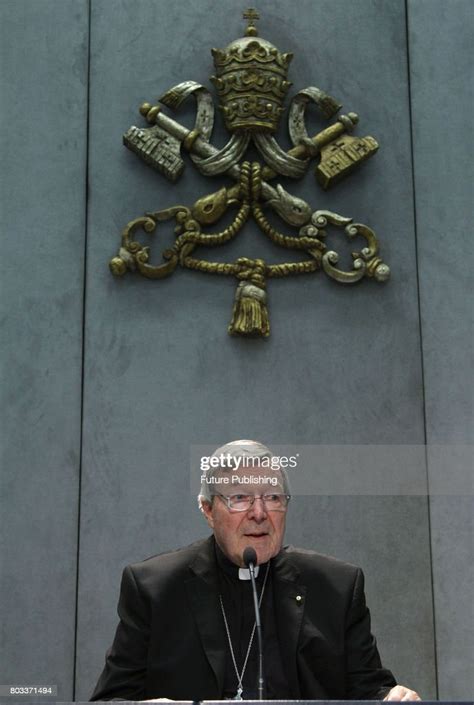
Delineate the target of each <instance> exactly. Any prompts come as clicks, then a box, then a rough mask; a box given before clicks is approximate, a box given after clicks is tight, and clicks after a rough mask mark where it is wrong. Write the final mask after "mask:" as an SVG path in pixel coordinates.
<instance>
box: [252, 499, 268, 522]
mask: <svg viewBox="0 0 474 705" xmlns="http://www.w3.org/2000/svg"><path fill="white" fill-rule="evenodd" d="M249 518H252V519H254V520H255V521H263V520H264V519H266V518H267V508H266V506H265V502H264V501H263V498H262V497H258V496H257V497H255V498H254V500H253V504H252V506H251V507H250V509H249Z"/></svg>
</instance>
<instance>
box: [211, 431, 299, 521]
mask: <svg viewBox="0 0 474 705" xmlns="http://www.w3.org/2000/svg"><path fill="white" fill-rule="evenodd" d="M223 456H225V457H226V458H227V459H229V460H230V463H229V464H227V463H225V464H221V465H218V466H217V467H214V466H213V464H212V461H211V458H222V457H223ZM276 457H277V456H275V455H274V454H273V453H272V451H271V450H270V448H268V447H267V446H265V445H263V443H259V442H258V441H250V440H240V441H231V442H230V443H226V444H225V445H223V446H220V448H217V449H216V450H215V451H214V452H213V454H212V455H211V456H209V464H208V467H207V469H206V470H205V471H204V472H203V473H201V490H200V492H199V494H198V498H197V500H198V504H199V508H200V509H201V511H202V504H203V502H208V503H209V504H212V501H213V497H214V495H215V492H213V491H212V482H211V481H210V478H211V477H214V475H215V474H216V473H218V472H232V471H234V472H235V467H232V460H233V459H234V458H245V459H247V460H246V461H244V462H245V464H246V465H245V466H246V467H247V468H252V467H258V466H259V463H260V461H261V460H262V459H263V458H270V459H272V458H276ZM241 464H242V463H240V464H239V463H238V462H236V463H235V465H236V466H237V467H239V465H241ZM267 469H270V470H271V469H273V470H278V471H279V472H280V474H281V476H282V479H283V491H284V492H285V493H286V494H290V484H289V481H288V475H287V473H286V470H285V469H284V468H282V467H280V465H279V464H277V465H276V466H273V464H272V465H271V467H270V468H268V467H267Z"/></svg>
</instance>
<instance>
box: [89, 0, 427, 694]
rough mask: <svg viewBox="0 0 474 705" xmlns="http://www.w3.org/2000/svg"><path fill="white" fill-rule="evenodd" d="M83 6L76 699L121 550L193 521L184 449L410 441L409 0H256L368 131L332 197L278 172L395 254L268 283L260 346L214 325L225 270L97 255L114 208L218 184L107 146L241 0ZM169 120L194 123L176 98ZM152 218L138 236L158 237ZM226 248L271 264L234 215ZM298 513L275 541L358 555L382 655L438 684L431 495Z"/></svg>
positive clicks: (272, 254) (192, 63) (309, 505)
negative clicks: (361, 273)
mask: <svg viewBox="0 0 474 705" xmlns="http://www.w3.org/2000/svg"><path fill="white" fill-rule="evenodd" d="M92 7H93V11H92V27H91V32H92V35H91V42H92V53H91V107H92V111H91V123H90V125H91V135H90V159H91V161H90V167H91V169H90V210H89V242H88V278H87V291H88V297H87V327H86V361H85V365H86V366H85V375H86V376H85V397H84V403H85V429H84V431H85V436H84V471H83V485H82V489H83V495H82V507H83V511H82V522H81V556H80V594H79V632H78V639H79V642H78V643H79V651H78V670H77V676H78V678H77V685H78V691H77V694H78V696H79V697H87V695H88V694H89V693H90V691H91V689H92V687H93V685H94V682H95V679H96V677H97V675H98V673H99V670H100V668H101V664H102V662H103V655H104V651H105V648H106V647H107V645H108V644H109V642H110V640H111V638H112V634H113V628H114V625H115V622H116V615H115V603H116V597H117V591H118V585H119V578H120V572H121V569H122V567H123V565H125V564H126V563H128V562H130V561H134V560H138V559H140V558H142V557H145V556H146V555H150V554H152V553H156V552H158V551H161V550H166V549H168V548H173V547H175V546H179V545H181V544H183V543H185V542H189V541H191V540H193V539H194V538H195V537H197V536H199V535H201V534H204V533H205V527H204V524H203V523H202V519H200V517H199V515H198V513H197V511H196V509H195V500H193V498H192V497H191V496H190V494H189V488H188V463H189V446H190V444H200V443H211V444H212V443H216V444H219V443H221V442H222V441H223V440H228V439H231V438H238V437H249V436H250V437H257V438H261V439H262V440H265V441H267V442H269V443H272V442H273V443H284V442H292V443H312V444H316V443H392V444H403V443H422V442H423V439H424V428H423V396H422V378H421V366H420V341H419V321H418V304H417V288H416V261H415V240H414V224H413V209H412V188H411V187H412V184H411V157H410V132H409V109H408V85H407V64H406V41H405V39H406V36H405V29H406V28H405V13H404V5H403V4H402V3H400V2H386V3H384V4H383V12H380V6H379V5H375V4H374V3H372V2H359V3H355V4H352V3H351V4H349V3H346V2H328V1H326V2H318V3H314V2H299V3H294V4H292V5H290V4H288V3H286V2H282V1H280V2H269V1H266V2H261V3H260V5H259V10H260V12H261V15H262V20H261V22H260V25H261V30H260V33H261V36H264V37H266V38H268V39H269V40H271V41H272V42H273V43H275V44H276V45H277V46H278V47H279V48H280V49H284V50H287V51H293V52H294V53H295V59H294V61H293V64H292V69H291V79H292V80H293V83H294V86H293V88H294V89H300V88H303V87H305V86H307V85H311V84H313V85H314V84H316V85H318V86H320V87H322V88H324V89H326V90H328V91H330V92H332V93H333V94H335V95H336V96H337V97H338V98H340V99H341V101H342V102H343V103H344V109H345V111H348V110H356V111H357V112H359V113H360V115H361V123H360V126H359V128H358V134H361V135H365V134H373V135H374V136H376V137H377V138H378V139H379V140H380V142H381V145H382V149H381V151H380V153H379V154H378V155H377V157H376V158H375V159H373V160H372V161H371V162H369V163H368V164H367V165H365V166H364V167H363V168H362V169H361V170H360V172H359V173H358V174H357V175H356V176H354V177H352V178H350V179H349V180H347V181H346V182H345V183H342V184H340V186H339V187H338V188H337V189H335V190H334V191H332V192H329V193H327V194H326V193H323V192H321V191H320V190H319V188H318V187H316V186H315V184H314V180H313V177H312V176H311V175H308V176H307V177H306V179H305V181H304V183H301V184H292V185H290V186H287V188H290V189H291V190H292V191H293V192H294V193H298V194H299V195H302V196H303V197H305V198H306V199H307V200H309V201H310V202H311V203H313V204H314V207H315V208H329V209H332V210H335V211H337V212H340V213H342V214H345V215H350V216H353V217H354V219H355V220H356V221H359V222H365V223H367V224H368V225H370V226H371V227H373V228H374V229H375V230H376V232H377V233H378V235H379V236H380V240H381V244H382V255H383V256H384V258H386V260H387V261H388V262H389V263H390V264H391V265H392V270H393V280H392V282H391V283H389V284H388V285H387V286H385V287H380V286H379V287H377V285H376V284H375V283H374V282H364V283H363V284H362V285H361V286H358V287H354V288H353V289H349V288H345V289H344V288H343V287H340V286H338V285H336V284H335V283H334V282H331V281H329V280H327V279H326V278H325V277H324V275H322V274H319V275H316V276H308V277H306V278H303V277H302V278H300V279H288V280H286V281H279V282H271V283H270V285H269V310H270V317H271V325H272V337H271V339H270V340H269V341H267V342H263V341H259V340H251V341H247V340H236V339H231V338H229V337H228V336H227V333H226V327H227V324H228V322H229V320H230V316H231V309H232V300H233V295H234V289H235V286H234V282H233V281H227V280H223V279H217V278H215V279H214V278H211V277H209V276H205V275H200V274H198V273H192V272H189V271H185V270H179V271H177V272H176V273H175V274H174V276H172V277H171V278H170V279H168V280H164V281H161V282H150V281H145V280H143V279H139V278H137V277H132V276H131V275H128V276H126V277H125V278H124V279H123V280H120V281H117V280H115V279H113V278H112V277H111V276H110V274H109V272H108V270H107V262H108V260H109V258H110V257H111V256H113V255H114V254H115V252H116V250H117V248H118V237H119V233H120V230H121V228H122V227H123V225H124V224H125V223H126V222H127V221H129V220H131V219H132V218H135V217H137V216H138V215H140V214H142V213H143V212H144V211H146V210H154V209H158V208H163V207H166V206H170V205H173V204H175V203H182V202H184V203H192V202H193V201H194V200H195V199H196V198H197V197H198V196H200V195H203V194H204V193H206V192H209V191H212V190H215V189H216V188H218V187H219V186H220V184H221V183H223V181H222V180H216V181H215V182H211V181H210V180H206V179H204V178H202V177H200V176H199V175H197V174H196V173H195V171H193V168H192V165H191V164H190V163H189V162H188V165H187V169H186V174H185V176H184V177H183V178H182V180H181V181H180V182H179V183H178V184H177V185H175V186H173V185H171V184H169V183H167V182H165V180H164V179H163V178H162V177H160V176H159V175H157V174H154V172H152V171H151V170H150V169H149V168H147V167H146V166H144V165H142V164H141V163H140V162H139V160H138V159H137V158H136V157H134V155H132V154H131V153H129V152H128V151H127V150H125V149H124V148H122V147H121V135H122V133H123V132H124V131H125V130H126V129H127V128H128V127H129V125H131V124H143V121H142V119H141V118H140V116H138V113H137V108H138V105H140V103H141V102H142V101H143V100H146V99H148V100H154V99H155V98H156V96H158V95H160V94H161V93H162V92H163V91H164V90H166V89H167V88H168V87H171V86H172V85H174V84H175V83H178V82H179V81H182V80H185V79H194V80H197V81H200V82H202V83H206V84H207V78H208V76H209V75H210V74H211V73H212V72H213V66H212V62H211V56H210V53H209V50H210V47H211V46H214V45H216V44H218V45H220V46H225V45H226V44H227V43H228V42H229V41H231V40H232V39H234V38H235V37H237V36H239V34H240V33H241V32H242V30H243V26H244V25H243V23H242V21H241V20H240V17H239V15H240V9H241V8H237V7H236V5H235V3H233V2H230V0H226V1H224V2H220V3H218V4H215V3H213V2H210V1H206V2H200V3H199V5H198V6H197V7H193V8H192V9H191V8H190V6H189V4H188V3H184V2H175V3H174V4H173V5H172V6H170V5H169V4H168V3H166V2H160V1H157V0H153V2H151V1H148V0H142V1H141V2H140V3H136V2H133V1H132V0H120V2H113V3H111V2H105V1H104V0H103V1H102V2H94V3H93V6H92ZM381 56H383V57H384V61H380V57H381ZM183 120H187V121H188V123H189V122H190V121H192V116H191V112H190V111H187V112H186V111H185V115H184V117H183ZM321 128H322V125H321ZM315 131H316V130H315ZM223 139H224V133H223V132H222V130H221V131H219V130H217V131H216V142H217V143H222V142H223ZM281 139H282V141H284V137H281ZM162 233H163V234H158V235H156V234H155V236H154V241H156V240H159V238H160V237H161V238H162V242H163V243H165V242H169V241H170V234H169V233H167V232H166V228H164V229H163V230H162ZM160 249H161V248H160ZM160 249H157V248H156V247H155V252H156V254H155V258H156V260H158V259H159V251H160ZM212 254H213V255H214V254H215V251H214V252H213V253H212ZM242 254H249V255H257V254H260V255H263V256H264V257H266V258H267V259H268V260H269V261H282V260H283V261H284V260H285V259H288V255H287V253H283V256H282V253H281V252H279V251H278V250H277V249H275V248H274V247H273V246H271V245H270V244H269V243H267V242H263V238H262V237H261V236H260V237H259V236H258V231H257V229H256V228H255V227H252V225H251V224H249V226H248V228H247V229H246V232H245V233H244V234H243V237H240V238H239V239H238V240H237V241H236V242H234V243H233V244H232V245H231V246H229V247H226V248H225V250H224V249H223V250H222V252H221V254H220V256H221V257H222V258H223V259H226V260H227V261H229V260H233V259H234V258H236V257H237V256H239V255H242ZM216 258H217V256H216ZM419 472H420V474H421V476H422V477H424V474H425V468H424V467H420V468H419ZM293 511H294V516H293V519H291V517H290V525H289V531H288V537H289V539H290V540H291V541H292V542H294V543H296V544H302V545H306V546H308V547H313V548H316V549H320V550H322V551H327V552H334V553H338V554H339V555H341V557H343V558H346V559H350V560H353V561H355V562H359V563H361V564H362V565H363V567H364V568H365V572H366V574H367V580H368V591H369V595H370V597H371V605H372V612H373V617H374V622H375V625H376V628H377V633H378V637H379V642H380V644H381V649H382V652H383V654H384V655H386V657H387V658H386V661H387V663H389V665H390V666H392V667H393V669H394V670H395V672H396V674H397V676H398V677H399V678H400V679H401V680H402V681H407V682H409V683H410V684H412V685H414V686H416V687H418V688H419V689H420V690H421V691H422V692H423V694H424V695H425V696H428V695H434V693H435V687H434V680H435V679H434V663H433V631H432V615H431V587H430V564H429V541H428V533H427V532H428V513H427V505H426V501H425V500H420V499H418V500H417V499H413V498H412V499H408V498H403V497H399V498H393V499H392V500H391V499H390V498H383V499H377V498H368V499H364V498H353V497H352V498H351V497H349V498H333V499H325V498H314V499H313V500H310V499H306V500H301V504H300V508H299V509H295V508H293ZM349 536H350V537H351V540H349ZM387 546H388V547H389V548H386V547H387ZM397 547H398V548H397ZM402 549H403V550H402ZM407 575H409V576H410V578H409V579H408V578H406V576H407ZM415 584H416V585H417V590H416V598H414V597H413V594H414V593H415ZM387 604H391V605H393V607H394V609H393V611H392V613H391V614H390V613H389V612H387V609H386V607H387ZM394 615H395V616H394Z"/></svg>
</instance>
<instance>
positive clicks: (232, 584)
mask: <svg viewBox="0 0 474 705" xmlns="http://www.w3.org/2000/svg"><path fill="white" fill-rule="evenodd" d="M216 560H217V565H218V567H219V571H218V574H219V585H220V591H221V596H222V603H223V606H224V610H225V615H226V619H227V624H228V627H229V633H230V638H231V640H232V647H233V650H234V656H235V660H236V663H237V669H238V671H239V675H240V674H241V673H242V668H243V666H244V662H245V658H246V655H247V650H248V647H249V642H250V637H251V634H252V630H253V627H254V624H255V611H254V606H253V596H252V584H251V581H250V580H241V579H240V578H239V568H238V566H236V565H235V564H234V563H232V562H231V561H230V560H229V559H228V558H227V557H226V556H225V555H224V553H223V552H222V551H221V549H220V548H219V547H218V546H217V544H216ZM267 569H268V564H267V563H264V564H262V565H260V566H259V573H258V577H257V580H256V583H257V593H258V596H259V597H260V595H261V592H262V588H263V585H264V583H265V575H266V573H267ZM217 608H218V609H220V606H219V605H218V606H217ZM260 613H261V620H262V632H263V666H264V674H265V694H264V697H265V698H267V699H273V700H285V699H287V698H290V697H291V694H290V689H289V686H288V681H287V678H286V675H285V671H284V666H283V662H282V658H281V652H280V645H279V639H278V634H277V629H276V621H275V613H274V596H273V580H272V567H271V562H270V567H269V569H268V577H267V580H266V584H265V590H264V594H263V599H262V603H261V607H260ZM221 622H222V629H223V630H224V632H225V631H226V629H225V624H224V618H223V617H222V620H221ZM225 640H226V644H227V649H226V654H225V656H226V661H225V663H226V667H225V676H224V692H223V697H224V698H234V697H235V695H236V693H237V688H238V685H239V682H238V678H237V674H236V672H235V668H234V664H233V660H232V655H231V650H230V646H229V643H228V638H227V634H226V636H225ZM257 678H258V640H257V634H256V633H255V634H254V638H253V641H252V646H251V649H250V652H249V657H248V660H247V665H246V668H245V673H244V676H243V678H242V687H243V693H242V697H243V698H245V699H254V700H255V699H257V697H258V696H257Z"/></svg>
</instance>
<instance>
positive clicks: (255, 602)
mask: <svg viewBox="0 0 474 705" xmlns="http://www.w3.org/2000/svg"><path fill="white" fill-rule="evenodd" d="M254 558H255V560H256V558H257V556H256V555H255V553H254ZM247 565H248V569H249V573H250V580H251V582H252V593H253V605H254V609H255V626H256V628H257V640H258V699H259V700H263V692H264V685H265V680H264V676H263V638H262V622H261V621H260V608H259V606H258V596H257V584H256V582H255V564H254V561H253V560H249V562H248V564H247Z"/></svg>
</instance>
